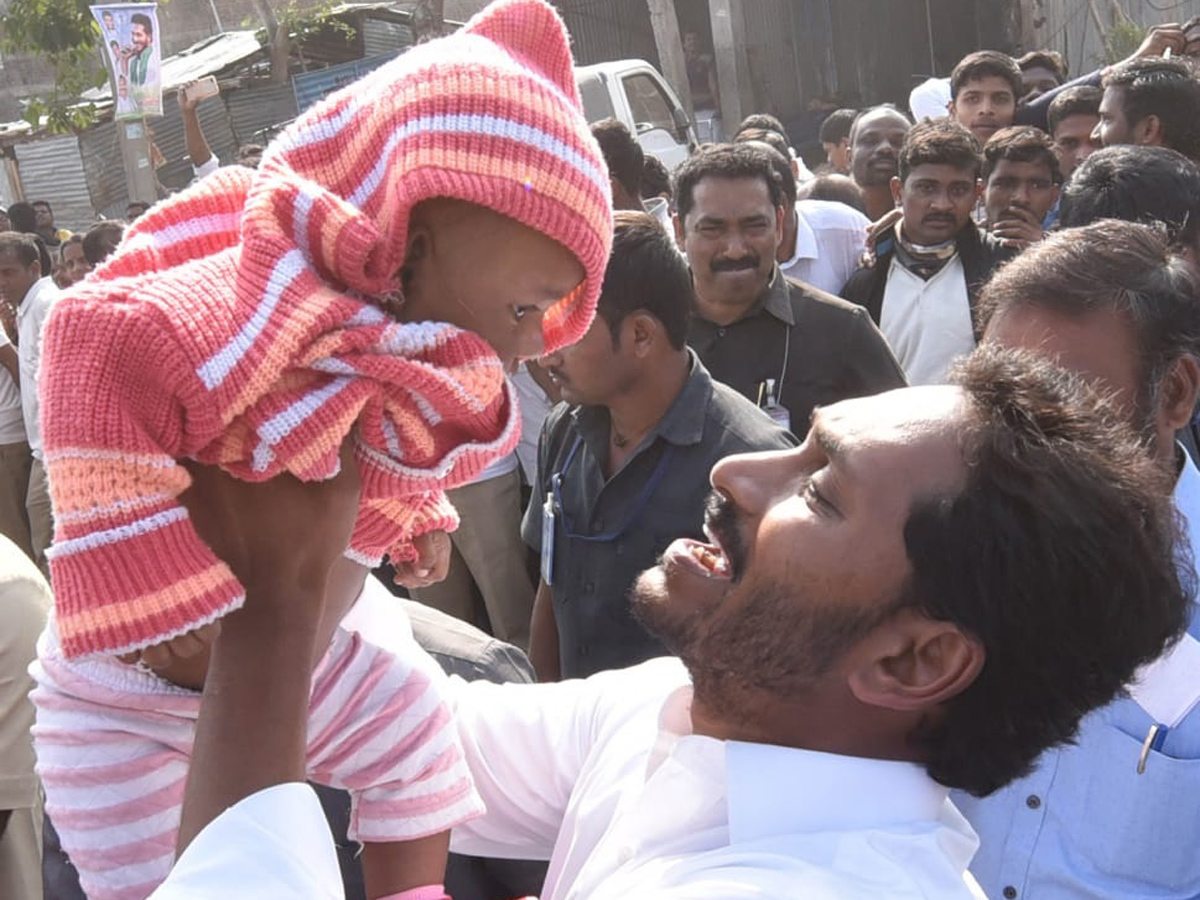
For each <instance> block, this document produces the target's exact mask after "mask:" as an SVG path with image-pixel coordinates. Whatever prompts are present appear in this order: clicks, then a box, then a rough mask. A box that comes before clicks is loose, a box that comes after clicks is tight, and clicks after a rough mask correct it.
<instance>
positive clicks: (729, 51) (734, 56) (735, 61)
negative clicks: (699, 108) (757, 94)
mask: <svg viewBox="0 0 1200 900" xmlns="http://www.w3.org/2000/svg"><path fill="white" fill-rule="evenodd" d="M708 10H709V16H710V17H711V18H712V37H713V53H714V55H715V57H716V62H717V88H718V89H719V90H720V92H721V119H722V121H723V122H724V123H725V128H726V131H730V132H731V131H732V130H733V129H735V128H737V126H738V123H739V122H741V121H742V119H743V118H745V116H746V111H747V110H748V109H750V107H751V106H752V105H753V98H752V97H751V94H750V65H749V62H748V61H747V59H746V20H745V18H744V16H743V0H709V3H708Z"/></svg>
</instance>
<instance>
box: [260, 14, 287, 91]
mask: <svg viewBox="0 0 1200 900" xmlns="http://www.w3.org/2000/svg"><path fill="white" fill-rule="evenodd" d="M252 2H253V3H254V11H255V12H257V13H258V17H259V18H260V19H262V23H263V27H264V28H266V30H267V55H268V57H269V58H270V60H271V83H272V84H287V80H288V50H289V48H288V33H287V29H286V28H285V27H283V26H282V25H280V24H279V19H278V18H277V17H276V16H275V10H273V9H271V3H270V0H252Z"/></svg>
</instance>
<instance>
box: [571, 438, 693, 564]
mask: <svg viewBox="0 0 1200 900" xmlns="http://www.w3.org/2000/svg"><path fill="white" fill-rule="evenodd" d="M582 443H583V438H582V437H579V436H578V435H577V436H576V437H575V443H574V444H572V445H571V451H570V452H569V453H568V454H567V461H566V463H564V464H563V467H562V469H560V470H559V472H558V473H557V474H556V475H555V476H554V477H553V478H552V479H551V480H550V485H551V490H553V492H554V502H555V504H557V506H558V510H559V513H560V514H561V515H562V524H563V531H564V533H565V534H566V535H567V537H569V538H574V539H576V540H580V541H589V542H592V543H607V542H608V541H615V540H617V539H618V538H620V537H621V535H623V534H624V533H625V532H626V531H628V530H629V527H630V526H631V525H632V524H633V523H634V522H635V521H636V520H637V519H638V517H639V516H641V514H642V511H643V510H645V508H646V504H647V503H649V502H650V496H651V495H652V494H653V493H654V489H655V488H656V487H658V483H659V482H660V481H661V480H662V477H663V475H664V474H665V473H666V471H667V463H668V462H670V460H671V456H672V455H673V454H674V453H675V447H674V445H671V446H668V447H667V449H666V450H665V451H664V452H663V455H662V456H661V457H659V460H658V464H657V465H656V466H655V467H654V472H653V473H651V475H650V479H649V480H648V481H647V482H646V485H645V487H643V488H642V492H641V494H639V495H638V497H637V499H636V500H635V501H634V504H633V509H631V510H630V512H629V515H628V516H626V517H625V521H624V522H622V523H621V527H620V528H618V529H616V530H615V531H609V532H605V533H604V534H577V533H576V532H575V531H574V530H573V529H572V528H571V522H570V519H569V518H568V516H567V508H566V506H564V505H563V498H562V481H563V477H564V476H565V475H566V474H567V472H568V471H570V469H571V463H573V462H574V461H575V454H576V453H578V452H579V446H580V444H582Z"/></svg>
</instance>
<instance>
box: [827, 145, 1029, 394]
mask: <svg viewBox="0 0 1200 900" xmlns="http://www.w3.org/2000/svg"><path fill="white" fill-rule="evenodd" d="M980 166H981V160H980V149H979V142H978V141H976V140H975V138H974V136H973V135H972V134H971V133H970V132H969V131H967V130H966V129H965V128H963V127H962V126H961V125H958V124H956V123H954V122H949V121H935V122H921V123H920V124H918V125H915V126H913V128H912V130H911V131H909V133H908V136H907V137H906V138H905V141H904V147H903V148H902V149H901V151H900V171H899V175H898V176H897V177H896V178H893V179H892V194H893V196H894V197H895V200H896V204H897V206H899V207H900V209H901V211H902V212H903V216H902V218H901V219H900V221H899V222H897V223H896V225H895V226H894V228H892V229H891V230H889V231H888V232H887V233H885V234H883V235H882V236H881V237H880V238H879V240H878V242H877V244H876V261H875V263H874V264H873V265H871V266H869V267H867V268H864V269H860V270H859V271H858V272H856V273H854V275H852V276H851V278H850V281H849V282H847V284H846V286H845V288H843V289H842V296H843V297H844V298H846V299H847V300H849V301H850V302H852V303H857V304H859V305H860V306H863V307H866V309H867V312H868V313H870V315H871V318H872V319H873V320H874V321H875V323H876V324H877V325H879V327H880V329H881V330H882V331H883V335H884V337H885V338H887V341H888V343H889V344H890V345H891V348H892V351H893V352H894V353H895V354H896V358H897V359H898V360H899V361H900V364H901V365H902V366H903V367H904V371H905V374H906V375H907V377H908V381H909V383H910V384H914V385H915V384H938V383H941V382H942V381H944V380H945V376H946V373H947V371H948V370H949V368H950V366H951V364H952V363H953V362H954V361H955V360H956V359H958V358H959V357H961V356H964V355H966V354H967V353H970V352H971V350H972V349H973V348H974V347H975V343H976V340H977V338H978V332H979V329H978V324H977V322H976V317H975V303H976V299H977V297H978V295H979V289H980V288H981V287H982V286H983V284H984V282H986V281H987V279H988V278H989V277H990V276H991V273H992V270H993V269H994V268H995V267H996V265H998V264H999V263H1000V262H1001V261H1003V260H1006V259H1008V258H1010V257H1011V256H1012V255H1013V252H1014V251H1012V250H1009V249H1005V248H1004V247H1001V246H1000V244H999V242H997V241H996V240H995V239H993V238H991V237H990V236H987V235H985V234H983V233H981V232H980V230H979V229H978V228H977V227H976V225H975V223H974V222H973V221H972V219H971V211H972V210H973V209H974V208H975V204H976V203H977V202H978V199H979V196H980V192H981V191H982V189H983V184H982V182H981V180H980V177H979V176H980Z"/></svg>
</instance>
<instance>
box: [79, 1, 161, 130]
mask: <svg viewBox="0 0 1200 900" xmlns="http://www.w3.org/2000/svg"><path fill="white" fill-rule="evenodd" d="M157 7H158V5H157V4H156V3H115V4H105V5H103V6H93V7H91V10H92V16H93V17H94V18H95V20H96V22H97V23H98V24H99V25H100V30H101V40H102V41H103V46H104V48H105V51H106V53H105V56H106V57H107V59H108V68H109V77H110V84H111V88H112V93H113V98H114V101H115V103H116V117H117V118H118V119H140V118H142V117H144V116H161V115H162V84H161V79H160V74H159V67H160V47H159V41H158V37H157V35H158V12H157Z"/></svg>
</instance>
